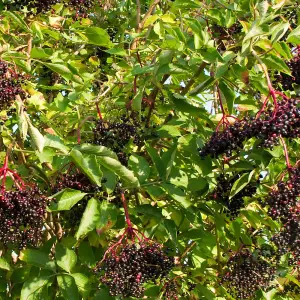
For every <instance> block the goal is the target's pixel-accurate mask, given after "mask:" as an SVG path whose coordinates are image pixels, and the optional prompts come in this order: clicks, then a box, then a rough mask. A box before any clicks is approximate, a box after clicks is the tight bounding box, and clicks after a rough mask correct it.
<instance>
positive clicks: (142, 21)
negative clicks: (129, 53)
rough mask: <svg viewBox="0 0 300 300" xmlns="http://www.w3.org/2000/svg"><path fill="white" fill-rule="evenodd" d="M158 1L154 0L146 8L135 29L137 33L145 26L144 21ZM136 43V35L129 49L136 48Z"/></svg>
mask: <svg viewBox="0 0 300 300" xmlns="http://www.w3.org/2000/svg"><path fill="white" fill-rule="evenodd" d="M137 2H138V0H137ZM159 2H160V0H155V1H154V2H153V3H152V5H151V6H150V7H149V9H148V11H147V12H146V14H145V16H144V18H143V19H142V20H141V21H140V22H139V23H138V25H137V29H136V32H137V33H141V32H142V30H143V28H144V26H145V23H146V21H147V19H148V18H149V17H150V16H151V14H152V13H153V11H154V9H155V7H156V5H157V4H158V3H159ZM137 18H138V16H137ZM139 18H140V17H139ZM137 45H138V37H137V38H135V39H134V40H133V42H132V44H131V47H130V49H131V50H134V49H136V48H137Z"/></svg>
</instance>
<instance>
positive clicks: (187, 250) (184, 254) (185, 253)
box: [178, 242, 197, 261]
mask: <svg viewBox="0 0 300 300" xmlns="http://www.w3.org/2000/svg"><path fill="white" fill-rule="evenodd" d="M196 244H197V243H196V242H193V243H192V244H191V245H189V246H188V247H187V248H186V249H185V250H184V252H183V253H182V254H181V255H180V257H179V259H178V260H179V261H180V260H182V259H183V258H184V257H185V256H186V255H187V254H188V253H189V252H190V251H191V249H192V248H193V247H195V246H196Z"/></svg>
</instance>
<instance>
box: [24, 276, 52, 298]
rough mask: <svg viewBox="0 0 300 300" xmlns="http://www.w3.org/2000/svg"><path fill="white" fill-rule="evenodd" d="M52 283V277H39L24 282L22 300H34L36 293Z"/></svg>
mask: <svg viewBox="0 0 300 300" xmlns="http://www.w3.org/2000/svg"><path fill="white" fill-rule="evenodd" d="M50 282H51V277H50V276H38V277H34V278H32V279H29V280H27V281H25V282H24V285H23V287H22V291H21V297H20V300H33V299H34V295H35V293H39V291H40V290H41V289H42V288H43V287H44V286H46V285H47V284H49V283H50Z"/></svg>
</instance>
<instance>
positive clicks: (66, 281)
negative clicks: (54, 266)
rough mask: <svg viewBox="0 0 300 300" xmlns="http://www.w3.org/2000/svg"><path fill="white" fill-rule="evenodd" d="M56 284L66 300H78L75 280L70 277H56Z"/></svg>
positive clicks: (65, 275)
mask: <svg viewBox="0 0 300 300" xmlns="http://www.w3.org/2000/svg"><path fill="white" fill-rule="evenodd" d="M57 283H58V286H59V289H60V290H61V292H62V294H63V296H64V298H65V299H66V300H69V299H72V300H79V293H78V289H77V286H76V283H75V279H74V278H73V277H72V276H71V275H67V274H63V275H57Z"/></svg>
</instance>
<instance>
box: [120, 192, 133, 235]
mask: <svg viewBox="0 0 300 300" xmlns="http://www.w3.org/2000/svg"><path fill="white" fill-rule="evenodd" d="M121 199H122V202H123V207H124V212H125V218H126V223H127V226H128V229H129V231H130V229H132V225H131V221H130V218H129V213H128V207H127V202H126V199H125V195H124V193H123V192H122V193H121Z"/></svg>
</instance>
